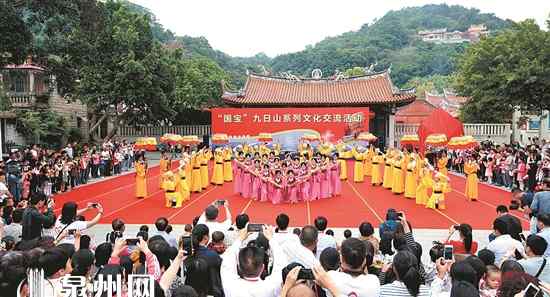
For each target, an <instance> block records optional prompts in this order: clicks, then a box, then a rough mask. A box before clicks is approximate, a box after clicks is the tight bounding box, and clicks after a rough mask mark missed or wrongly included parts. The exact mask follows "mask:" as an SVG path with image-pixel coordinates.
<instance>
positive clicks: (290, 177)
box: [285, 170, 299, 204]
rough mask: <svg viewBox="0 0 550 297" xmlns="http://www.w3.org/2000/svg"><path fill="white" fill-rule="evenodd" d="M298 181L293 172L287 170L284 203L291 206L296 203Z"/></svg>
mask: <svg viewBox="0 0 550 297" xmlns="http://www.w3.org/2000/svg"><path fill="white" fill-rule="evenodd" d="M298 186H299V183H298V179H297V178H296V176H294V171H293V170H289V171H288V172H287V178H286V182H285V187H286V199H285V200H286V201H287V202H290V203H291V204H294V203H298Z"/></svg>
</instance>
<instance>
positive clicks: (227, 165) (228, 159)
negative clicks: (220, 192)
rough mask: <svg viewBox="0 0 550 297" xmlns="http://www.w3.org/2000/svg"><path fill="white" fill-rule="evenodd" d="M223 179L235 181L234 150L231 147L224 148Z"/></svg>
mask: <svg viewBox="0 0 550 297" xmlns="http://www.w3.org/2000/svg"><path fill="white" fill-rule="evenodd" d="M223 152H224V154H223V181H225V182H232V181H233V164H232V159H233V151H232V150H231V147H226V148H225V149H224V150H223Z"/></svg>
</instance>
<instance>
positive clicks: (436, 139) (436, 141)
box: [425, 134, 447, 146]
mask: <svg viewBox="0 0 550 297" xmlns="http://www.w3.org/2000/svg"><path fill="white" fill-rule="evenodd" d="M425 143H426V144H427V145H431V146H445V145H446V144H447V136H446V135H445V134H430V135H428V137H426V141H425Z"/></svg>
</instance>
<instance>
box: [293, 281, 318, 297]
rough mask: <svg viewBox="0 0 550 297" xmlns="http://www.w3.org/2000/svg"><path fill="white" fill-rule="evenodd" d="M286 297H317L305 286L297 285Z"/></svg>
mask: <svg viewBox="0 0 550 297" xmlns="http://www.w3.org/2000/svg"><path fill="white" fill-rule="evenodd" d="M286 297H315V292H314V291H313V290H312V289H311V288H310V287H308V286H306V285H305V284H297V285H295V286H294V287H292V288H291V289H290V290H288V293H287V294H286Z"/></svg>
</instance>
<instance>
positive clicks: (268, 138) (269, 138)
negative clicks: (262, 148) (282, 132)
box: [258, 133, 273, 142]
mask: <svg viewBox="0 0 550 297" xmlns="http://www.w3.org/2000/svg"><path fill="white" fill-rule="evenodd" d="M258 141H263V142H269V141H273V136H272V135H271V133H260V134H258Z"/></svg>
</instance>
